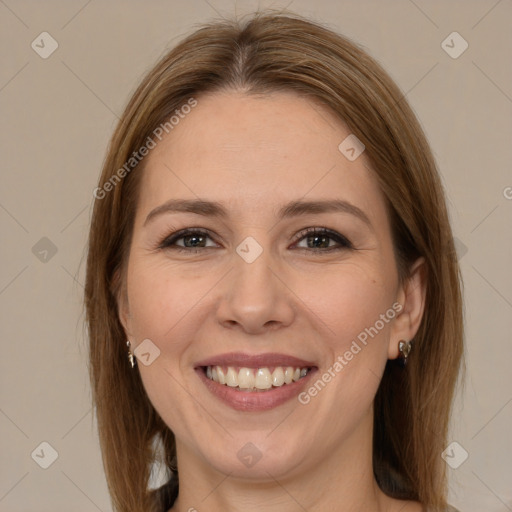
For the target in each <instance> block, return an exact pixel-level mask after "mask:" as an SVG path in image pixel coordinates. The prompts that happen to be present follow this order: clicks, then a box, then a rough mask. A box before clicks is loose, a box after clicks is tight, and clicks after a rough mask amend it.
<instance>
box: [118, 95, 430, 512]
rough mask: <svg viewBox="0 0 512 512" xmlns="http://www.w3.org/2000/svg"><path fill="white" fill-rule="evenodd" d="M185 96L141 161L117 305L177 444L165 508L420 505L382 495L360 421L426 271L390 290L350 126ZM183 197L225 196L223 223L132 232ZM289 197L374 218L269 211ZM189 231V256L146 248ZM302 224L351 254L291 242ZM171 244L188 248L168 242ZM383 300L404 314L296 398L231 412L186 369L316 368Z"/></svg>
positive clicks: (166, 221) (370, 181)
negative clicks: (263, 363)
mask: <svg viewBox="0 0 512 512" xmlns="http://www.w3.org/2000/svg"><path fill="white" fill-rule="evenodd" d="M197 99H198V105H197V106H196V107H195V108H194V109H193V110H192V111H191V113H190V114H188V115H187V116H186V117H185V118H184V119H182V120H181V121H180V123H179V125H177V126H176V127H175V128H174V129H173V131H172V132H170V134H169V135H167V136H166V137H165V138H164V139H163V140H162V142H160V143H159V144H158V145H157V147H156V148H155V149H154V150H152V151H151V153H150V155H149V156H148V157H147V158H146V161H145V168H144V171H143V172H144V174H143V177H142V181H141V190H140V197H139V204H138V208H137V214H136V219H135V224H134V232H133V240H132V245H131V249H130V254H129V259H128V265H127V269H126V274H125V282H124V285H125V286H124V291H123V292H122V296H121V297H120V298H119V313H120V318H121V322H122V323H123V326H124V328H125V331H126V334H127V337H128V338H127V339H129V340H130V341H131V343H132V348H135V347H136V346H137V345H138V344H139V343H140V342H142V340H145V339H147V338H149V339H150V340H151V341H152V342H153V343H154V344H155V345H156V346H157V347H158V348H159V350H160V356H159V357H158V358H157V359H155V361H154V362H153V363H152V364H151V365H149V366H144V365H143V364H140V363H139V364H138V371H140V374H141V377H142V380H143V383H144V387H145V389H146V391H147V393H148V396H149V398H150V400H151V402H152V404H153V405H154V407H155V408H156V410H157V411H158V412H159V414H160V415H161V417H162V418H163V420H164V421H165V422H166V424H167V425H168V426H169V427H170V429H171V430H172V431H173V432H174V434H175V436H176V443H177V453H178V464H179V471H180V494H179V497H178V499H177V501H176V503H175V505H174V507H173V508H172V509H171V510H172V511H173V512H184V511H187V510H190V509H191V508H195V509H196V510H197V511H199V512H201V511H203V510H208V511H211V512H215V511H226V510H245V511H253V510H254V511H256V510H258V511H259V510H260V509H261V507H262V506H264V508H265V510H267V511H278V510H279V512H287V511H290V512H291V511H297V510H301V507H303V508H302V509H303V510H304V509H305V510H308V511H310V512H314V511H321V510H343V511H345V512H351V511H354V512H355V511H360V510H372V511H388V512H391V511H396V512H398V511H399V510H400V511H402V512H415V511H420V510H421V506H420V504H419V503H416V502H405V501H399V500H394V499H391V498H389V497H387V496H386V495H384V493H382V491H380V489H379V488H378V486H377V484H376V482H375V480H374V476H373V472H372V423H373V400H374V397H375V393H376V391H377V388H378V385H379V382H380V378H381V376H382V374H383V371H384V366H385V364H386V361H387V359H394V358H396V357H397V356H398V342H399V340H402V339H404V340H410V339H412V338H413V337H414V335H415V333H416V331H417V329H418V327H419V324H420V321H421V317H422V314H423V308H424V298H425V286H424V277H423V261H422V260H418V261H417V262H416V263H415V264H414V265H413V267H412V273H411V277H410V278H409V279H408V280H407V281H406V282H405V283H403V285H400V283H399V280H398V275H397V268H396V261H395V257H394V251H393V246H392V241H391V230H390V225H389V218H388V215H387V212H386V208H385V201H384V196H383V195H382V192H381V191H380V189H379V187H378V184H377V180H376V178H375V176H374V175H373V172H372V171H371V169H370V164H369V162H368V161H367V159H366V157H365V154H364V153H363V154H362V155H361V156H360V157H359V158H357V159H356V160H355V161H353V162H350V161H349V160H348V159H347V158H345V156H344V155H343V154H342V153H341V152H340V151H339V150H338V145H339V144H340V142H341V141H342V140H344V139H345V137H347V136H348V135H349V134H350V131H349V130H348V129H347V127H346V126H345V125H344V124H342V123H341V122H340V121H339V120H338V119H337V118H335V117H334V116H333V115H332V114H331V113H330V112H329V111H328V110H326V109H325V108H323V107H321V106H320V105H317V104H315V103H313V102H312V101H310V100H305V99H303V98H301V97H299V96H298V95H295V94H294V93H282V92H279V93H273V94H270V95H265V96H250V95H246V94H244V93H242V92H236V91H230V92H222V93H220V92H217V93H213V94H209V95H205V96H201V97H198V98H197ZM197 198H201V199H205V200H211V201H219V202H221V203H223V205H224V206H225V208H226V209H227V210H228V213H229V215H228V217H227V218H225V219H221V218H215V217H208V216H202V215H198V214H195V213H183V212H180V213H169V212H168V213H163V214H161V215H156V216H154V217H153V218H152V219H151V220H149V221H148V222H147V223H146V224H145V220H146V217H147V216H148V214H149V213H150V212H151V211H152V210H153V209H155V208H156V207H158V206H160V205H162V204H163V203H165V202H166V201H168V200H169V199H197ZM297 199H304V200H326V199H343V200H346V201H349V202H350V203H352V204H353V205H356V206H357V207H358V208H360V209H361V210H362V211H363V212H364V213H365V214H366V216H367V217H368V219H369V221H370V223H371V226H368V225H367V224H365V223H364V222H363V221H362V220H360V219H359V218H358V217H356V216H354V215H352V214H350V213H339V212H338V213H333V212H327V213H320V214H307V215H300V216H296V217H293V218H290V219H286V220H279V219H278V218H277V217H276V211H277V209H278V207H280V206H281V205H283V204H285V203H287V202H289V201H292V200H297ZM144 224H145V225H144ZM191 227H194V228H203V229H206V230H209V231H210V232H211V238H205V239H202V241H201V242H200V243H199V245H198V251H199V252H197V253H193V252H188V253H186V252H178V251H176V250H174V249H171V248H159V244H160V242H161V241H162V240H163V239H165V238H166V237H168V236H169V235H170V234H171V233H173V232H175V231H177V230H181V229H184V228H191ZM310 227H317V228H328V229H331V230H334V231H336V232H337V233H340V234H342V235H343V236H345V237H346V238H348V239H349V240H350V242H351V243H352V245H353V247H354V248H353V249H350V248H346V247H343V246H341V248H340V250H336V251H331V252H322V250H324V251H325V249H322V247H325V245H320V248H318V247H317V246H314V245H313V248H309V249H308V245H307V242H308V238H307V237H306V238H304V237H302V238H300V235H299V236H297V235H298V234H299V233H300V232H301V230H303V229H305V228H310ZM248 236H251V237H253V238H254V239H255V240H256V241H257V242H258V243H259V245H260V246H261V247H262V249H263V252H262V254H261V255H260V256H259V257H258V258H257V259H256V260H255V261H254V262H252V263H250V264H249V263H247V262H246V261H244V259H242V258H241V257H240V256H239V255H238V254H237V252H236V251H235V249H236V247H237V246H238V245H239V244H240V243H241V242H242V240H244V239H245V238H246V237H248ZM311 238H313V239H314V237H310V238H309V239H310V240H311ZM185 242H188V244H189V246H190V245H193V242H194V241H193V240H192V244H191V241H190V238H189V239H187V240H184V239H183V238H181V239H180V240H177V241H176V243H177V244H178V245H179V246H181V247H182V248H183V246H184V243H185ZM312 242H314V240H312ZM326 244H329V247H333V246H340V245H339V243H338V242H337V241H336V240H335V239H332V238H328V239H327V241H326ZM196 245H197V240H196ZM205 245H206V246H207V247H205ZM395 302H398V303H400V304H401V305H402V306H403V309H402V311H401V312H400V313H399V314H398V315H397V316H396V317H395V318H394V319H393V320H391V321H389V323H386V324H385V326H384V328H383V329H382V330H380V331H379V333H378V335H376V336H375V337H374V338H373V339H370V341H369V343H368V344H367V345H366V346H365V347H364V348H363V349H362V350H361V351H360V352H359V353H358V354H357V355H355V356H354V358H353V359H352V360H351V361H350V362H349V363H348V364H347V365H346V366H345V367H344V368H343V370H342V371H340V372H338V373H337V374H336V377H335V378H333V379H332V380H331V382H329V383H328V385H326V386H325V388H324V389H322V391H321V392H319V393H318V394H317V396H315V397H313V398H312V399H311V401H310V402H309V403H308V404H307V405H302V404H300V403H299V402H298V400H296V399H295V398H294V399H292V400H290V401H288V402H286V403H285V404H283V405H280V406H278V407H276V408H275V409H272V410H269V411H265V412H258V413H254V412H240V411H235V410H233V409H231V408H230V407H228V406H227V405H225V404H224V403H222V402H220V401H219V400H218V399H217V398H216V397H214V396H213V395H211V393H210V392H209V391H208V390H207V389H206V387H205V386H204V384H203V382H201V380H200V379H199V378H198V376H197V374H196V372H195V371H194V364H195V363H196V362H197V361H199V360H201V359H204V358H207V357H211V356H214V355H216V354H221V353H226V352H231V351H243V352H247V353H251V354H260V353H264V352H280V353H284V354H290V355H294V356H297V357H300V358H302V359H306V360H308V361H314V362H315V364H316V365H317V366H318V371H319V373H318V374H317V375H319V376H321V375H322V374H323V373H324V372H326V371H327V369H328V368H330V367H331V366H332V365H333V363H334V361H335V360H336V358H337V356H340V355H343V354H344V353H345V352H346V351H347V350H348V349H349V348H350V345H351V343H352V341H353V340H354V339H356V337H357V335H358V334H359V333H361V332H362V331H364V329H365V328H367V327H370V326H373V325H374V324H375V322H376V320H378V319H379V316H380V315H381V314H383V313H385V312H386V311H387V310H388V309H389V308H391V306H392V304H393V303H395ZM315 380H316V379H315ZM248 442H251V443H253V444H254V445H255V446H256V447H257V448H258V450H259V451H260V453H261V459H260V460H259V461H258V462H257V463H256V464H255V465H254V466H252V467H251V468H247V467H245V465H244V464H242V463H241V461H240V460H239V459H238V458H237V452H238V450H240V449H241V448H242V447H243V446H244V445H246V443H248ZM341 504H342V505H341Z"/></svg>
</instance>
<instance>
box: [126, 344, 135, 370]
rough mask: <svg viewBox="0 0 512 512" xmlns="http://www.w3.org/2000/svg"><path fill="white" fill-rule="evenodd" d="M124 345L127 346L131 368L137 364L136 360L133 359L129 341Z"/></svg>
mask: <svg viewBox="0 0 512 512" xmlns="http://www.w3.org/2000/svg"><path fill="white" fill-rule="evenodd" d="M126 346H127V347H128V361H130V366H131V367H132V368H135V366H136V365H137V360H136V359H135V357H134V356H133V354H132V351H131V350H130V342H129V341H127V342H126Z"/></svg>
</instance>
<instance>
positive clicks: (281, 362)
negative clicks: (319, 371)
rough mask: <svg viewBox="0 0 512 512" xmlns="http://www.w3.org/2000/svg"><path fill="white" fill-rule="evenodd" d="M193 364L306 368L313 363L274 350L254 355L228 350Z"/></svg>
mask: <svg viewBox="0 0 512 512" xmlns="http://www.w3.org/2000/svg"><path fill="white" fill-rule="evenodd" d="M195 366H196V368H198V367H200V366H241V367H246V368H265V367H273V366H292V367H295V368H296V367H299V368H307V367H313V366H315V364H314V363H312V362H311V361H306V360H305V359H300V358H298V357H294V356H290V355H286V354H278V353H274V352H272V353H266V354H254V355H251V354H245V353H243V352H229V353H225V354H219V355H216V356H212V357H209V358H208V359H204V360H202V361H199V362H198V363H196V365H195Z"/></svg>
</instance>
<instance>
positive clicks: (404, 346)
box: [398, 340, 412, 368]
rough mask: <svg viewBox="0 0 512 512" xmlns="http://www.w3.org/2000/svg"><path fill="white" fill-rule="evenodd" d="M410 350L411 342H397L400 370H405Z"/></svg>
mask: <svg viewBox="0 0 512 512" xmlns="http://www.w3.org/2000/svg"><path fill="white" fill-rule="evenodd" d="M411 349H412V341H405V340H400V341H399V342H398V360H399V362H400V366H401V367H402V368H405V367H406V365H407V358H408V357H409V354H410V353H411Z"/></svg>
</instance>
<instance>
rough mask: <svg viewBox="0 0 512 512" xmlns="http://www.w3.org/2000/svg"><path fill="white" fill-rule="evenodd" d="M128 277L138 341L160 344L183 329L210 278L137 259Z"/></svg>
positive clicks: (130, 302)
mask: <svg viewBox="0 0 512 512" xmlns="http://www.w3.org/2000/svg"><path fill="white" fill-rule="evenodd" d="M185 274H187V275H185ZM203 275H205V274H204V273H203ZM206 275H207V274H206ZM127 278H128V297H129V304H130V314H131V325H132V329H133V333H134V336H135V338H136V339H137V340H139V339H144V338H150V339H154V340H155V341H160V342H163V341H164V340H165V339H166V338H167V337H169V336H171V337H172V335H173V332H175V331H177V330H179V329H181V328H182V326H183V325H184V324H185V323H186V322H185V323H183V322H182V320H183V319H185V318H186V317H187V315H189V314H190V312H191V311H192V310H193V308H194V306H195V305H196V304H197V303H198V302H199V301H200V300H201V297H202V296H203V295H204V293H205V292H204V290H205V289H208V287H207V285H208V283H209V278H208V277H202V278H197V277H196V278H191V277H190V276H188V273H184V272H181V271H180V270H179V269H173V268H168V266H166V265H162V264H158V265H148V264H142V262H141V261H137V260H135V261H134V262H133V264H132V266H131V268H130V269H129V272H128V276H127Z"/></svg>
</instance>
